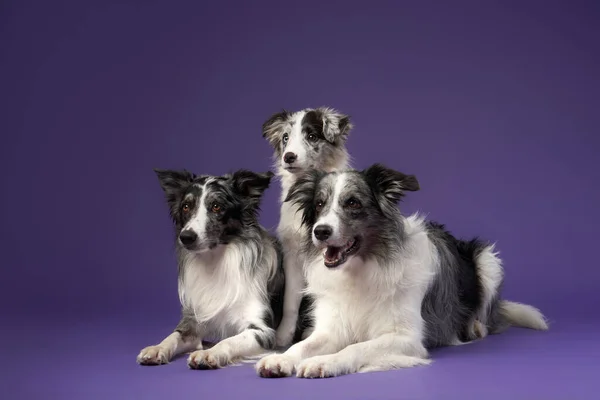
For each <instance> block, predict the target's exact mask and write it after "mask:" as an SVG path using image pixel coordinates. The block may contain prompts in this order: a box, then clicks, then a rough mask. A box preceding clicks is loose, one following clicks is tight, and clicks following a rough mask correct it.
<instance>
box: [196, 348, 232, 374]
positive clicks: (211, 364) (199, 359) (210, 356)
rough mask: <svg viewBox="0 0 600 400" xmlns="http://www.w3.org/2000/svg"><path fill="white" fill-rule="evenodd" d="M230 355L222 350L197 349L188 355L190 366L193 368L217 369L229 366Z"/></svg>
mask: <svg viewBox="0 0 600 400" xmlns="http://www.w3.org/2000/svg"><path fill="white" fill-rule="evenodd" d="M229 362H230V359H229V355H227V354H226V353H224V352H222V351H218V350H217V351H215V350H213V349H208V350H196V351H195V352H193V353H192V354H190V356H189V357H188V366H189V367H190V368H192V369H217V368H222V367H225V366H227V364H229Z"/></svg>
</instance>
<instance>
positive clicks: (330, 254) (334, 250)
mask: <svg viewBox="0 0 600 400" xmlns="http://www.w3.org/2000/svg"><path fill="white" fill-rule="evenodd" d="M341 250H342V248H341V247H328V248H327V252H326V253H325V259H326V260H327V261H336V260H337V259H338V258H340V257H339V255H340V252H341Z"/></svg>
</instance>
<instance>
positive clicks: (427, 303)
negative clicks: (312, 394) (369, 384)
mask: <svg viewBox="0 0 600 400" xmlns="http://www.w3.org/2000/svg"><path fill="white" fill-rule="evenodd" d="M418 189H419V184H418V182H417V179H416V178H415V177H414V176H412V175H405V174H403V173H400V172H397V171H394V170H391V169H387V168H385V167H384V166H382V165H379V164H375V165H373V166H371V167H369V168H367V169H366V170H364V171H356V170H348V171H344V172H335V173H323V172H320V171H311V172H309V173H307V174H306V175H305V176H303V177H302V178H301V179H298V180H297V181H296V183H295V184H294V185H293V186H292V187H291V189H290V191H289V194H288V197H287V200H286V201H289V202H290V203H292V204H296V205H297V206H298V207H299V208H300V209H301V210H302V213H303V222H304V223H305V224H306V225H307V226H308V227H309V230H310V234H309V235H307V237H306V238H305V243H306V244H305V247H304V250H305V251H306V253H307V256H306V257H307V263H306V265H305V267H304V271H305V274H306V282H307V292H308V293H309V294H310V295H312V297H313V298H314V318H315V320H314V330H313V332H312V334H311V335H310V336H309V337H308V338H306V339H305V340H303V341H301V342H299V343H296V344H294V345H293V346H292V347H290V348H289V349H288V350H287V351H286V352H285V353H283V354H273V355H269V356H267V357H264V358H263V359H261V360H260V361H259V362H258V363H257V365H256V369H257V372H258V373H259V375H260V376H263V377H279V376H289V375H291V374H292V373H294V371H295V372H296V376H298V377H302V378H323V377H333V376H338V375H342V374H350V373H355V372H367V371H384V370H390V369H396V368H402V367H412V366H417V365H425V364H428V363H429V362H430V360H429V359H428V351H427V349H428V348H433V347H437V346H448V345H458V344H462V343H465V342H468V341H471V340H474V339H476V338H478V337H483V336H485V335H487V334H488V333H499V332H501V331H502V330H504V329H505V328H507V327H508V326H511V325H512V326H520V327H527V328H532V329H539V330H545V329H547V328H548V326H547V325H546V321H545V319H544V317H543V315H542V314H541V312H540V311H539V310H537V309H536V308H534V307H532V306H529V305H524V304H519V303H514V302H509V301H505V300H500V288H501V285H502V281H503V268H502V263H501V260H500V259H499V258H498V254H497V253H496V252H495V250H494V245H493V244H491V243H486V242H483V241H481V240H479V239H473V240H471V241H461V240H458V239H456V238H455V237H454V236H452V234H450V233H449V232H448V231H446V230H445V229H444V226H443V225H439V224H437V223H434V222H426V221H425V220H424V218H422V217H419V216H418V215H416V214H415V215H411V216H404V215H402V214H401V212H400V210H399V209H398V207H397V203H398V201H399V200H400V199H401V197H402V196H403V195H404V193H405V191H416V190H418ZM306 239H307V240H306Z"/></svg>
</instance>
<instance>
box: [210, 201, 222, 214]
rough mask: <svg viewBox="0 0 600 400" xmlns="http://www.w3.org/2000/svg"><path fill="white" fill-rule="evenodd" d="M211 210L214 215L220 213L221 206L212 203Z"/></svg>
mask: <svg viewBox="0 0 600 400" xmlns="http://www.w3.org/2000/svg"><path fill="white" fill-rule="evenodd" d="M210 210H211V211H212V212H214V213H218V212H219V211H221V206H220V205H218V204H217V203H212V206H210Z"/></svg>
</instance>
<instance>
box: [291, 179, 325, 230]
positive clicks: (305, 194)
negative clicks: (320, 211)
mask: <svg viewBox="0 0 600 400" xmlns="http://www.w3.org/2000/svg"><path fill="white" fill-rule="evenodd" d="M324 175H325V172H322V171H319V170H316V169H310V170H308V171H306V172H305V173H304V174H302V175H301V176H300V177H298V179H297V180H296V182H295V183H294V184H293V185H292V187H291V188H290V190H289V191H288V194H287V196H286V198H285V200H284V201H285V202H290V203H292V204H295V205H297V206H298V208H299V209H300V211H302V223H303V224H304V225H307V226H312V225H313V224H314V223H315V221H316V218H317V213H316V209H315V195H316V190H317V184H318V183H319V181H320V180H321V179H322V178H323V176H324Z"/></svg>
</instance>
